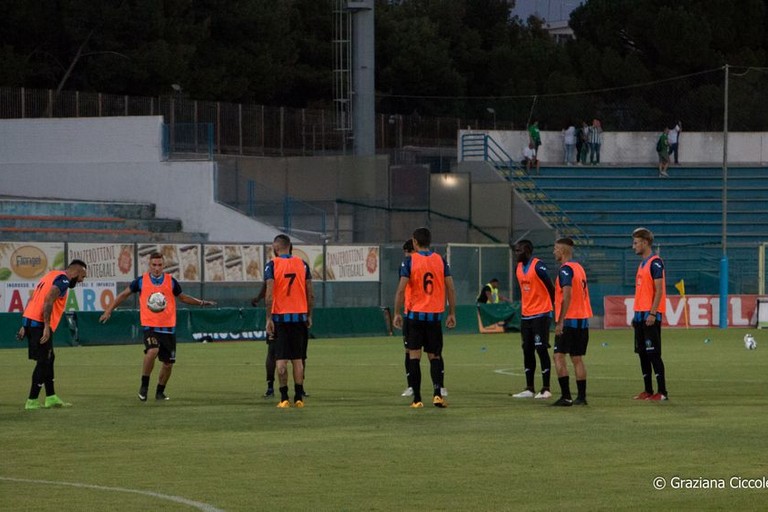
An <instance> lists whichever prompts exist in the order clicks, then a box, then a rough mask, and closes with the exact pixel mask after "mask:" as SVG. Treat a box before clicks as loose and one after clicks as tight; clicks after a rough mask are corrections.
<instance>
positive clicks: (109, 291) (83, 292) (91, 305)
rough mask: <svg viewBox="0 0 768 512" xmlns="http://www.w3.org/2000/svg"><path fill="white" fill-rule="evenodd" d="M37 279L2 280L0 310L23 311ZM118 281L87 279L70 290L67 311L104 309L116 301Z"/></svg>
mask: <svg viewBox="0 0 768 512" xmlns="http://www.w3.org/2000/svg"><path fill="white" fill-rule="evenodd" d="M35 285H37V281H11V282H4V283H3V282H0V312H3V313H23V312H24V308H25V307H26V306H27V303H28V302H29V299H30V297H32V292H34V291H35ZM116 289H117V283H115V282H114V281H111V282H110V281H92V282H88V280H86V281H85V282H84V283H80V284H78V285H77V287H75V289H74V290H69V294H68V295H67V305H66V307H65V311H104V309H105V308H106V307H107V306H108V305H110V304H112V303H113V302H114V301H115V296H116V295H117V293H116V292H115V290H116Z"/></svg>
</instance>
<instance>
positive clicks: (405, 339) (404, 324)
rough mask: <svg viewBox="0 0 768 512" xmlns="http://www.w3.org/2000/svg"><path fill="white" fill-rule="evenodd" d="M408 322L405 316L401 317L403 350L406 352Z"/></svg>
mask: <svg viewBox="0 0 768 512" xmlns="http://www.w3.org/2000/svg"><path fill="white" fill-rule="evenodd" d="M408 322H410V320H409V319H408V317H407V316H404V317H403V347H405V350H408Z"/></svg>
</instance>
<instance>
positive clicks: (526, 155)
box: [520, 142, 539, 174]
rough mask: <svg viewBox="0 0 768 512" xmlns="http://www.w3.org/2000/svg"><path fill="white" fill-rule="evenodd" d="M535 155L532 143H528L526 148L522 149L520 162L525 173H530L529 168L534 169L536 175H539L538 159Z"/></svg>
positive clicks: (534, 147)
mask: <svg viewBox="0 0 768 512" xmlns="http://www.w3.org/2000/svg"><path fill="white" fill-rule="evenodd" d="M536 155H537V153H536V146H535V145H534V143H533V142H529V143H528V146H526V147H525V148H523V159H522V161H521V162H520V163H521V164H522V165H525V171H526V172H528V173H530V172H531V167H535V168H536V174H538V173H539V159H538V157H537V156H536Z"/></svg>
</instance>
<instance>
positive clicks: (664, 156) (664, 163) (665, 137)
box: [656, 128, 669, 178]
mask: <svg viewBox="0 0 768 512" xmlns="http://www.w3.org/2000/svg"><path fill="white" fill-rule="evenodd" d="M656 153H657V154H658V155H659V178H669V173H668V172H667V169H668V168H669V128H664V131H663V132H662V133H661V135H659V140H657V141H656Z"/></svg>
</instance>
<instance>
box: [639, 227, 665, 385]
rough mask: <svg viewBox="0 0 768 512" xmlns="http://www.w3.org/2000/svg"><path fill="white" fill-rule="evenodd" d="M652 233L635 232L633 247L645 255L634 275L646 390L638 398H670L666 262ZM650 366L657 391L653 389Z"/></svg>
mask: <svg viewBox="0 0 768 512" xmlns="http://www.w3.org/2000/svg"><path fill="white" fill-rule="evenodd" d="M652 246H653V233H651V231H650V230H648V229H646V228H637V229H636V230H634V231H633V232H632V250H634V251H635V254H637V255H638V256H640V257H641V258H642V261H641V262H640V265H639V266H638V267H637V276H636V277H635V316H634V318H633V319H632V327H634V329H635V353H636V354H637V355H638V356H639V357H640V369H641V370H642V371H643V384H644V385H645V389H644V390H643V392H642V393H640V394H639V395H636V396H635V397H634V399H635V400H667V396H668V395H667V382H666V378H665V376H664V361H662V359H661V319H662V315H663V314H664V312H665V311H666V303H667V292H666V278H665V272H664V262H663V261H662V260H661V258H660V257H659V256H658V255H656V254H653V251H652V250H651V247H652ZM651 369H653V371H654V373H655V374H656V384H657V386H658V393H654V392H653V380H652V378H653V377H652V375H651Z"/></svg>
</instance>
